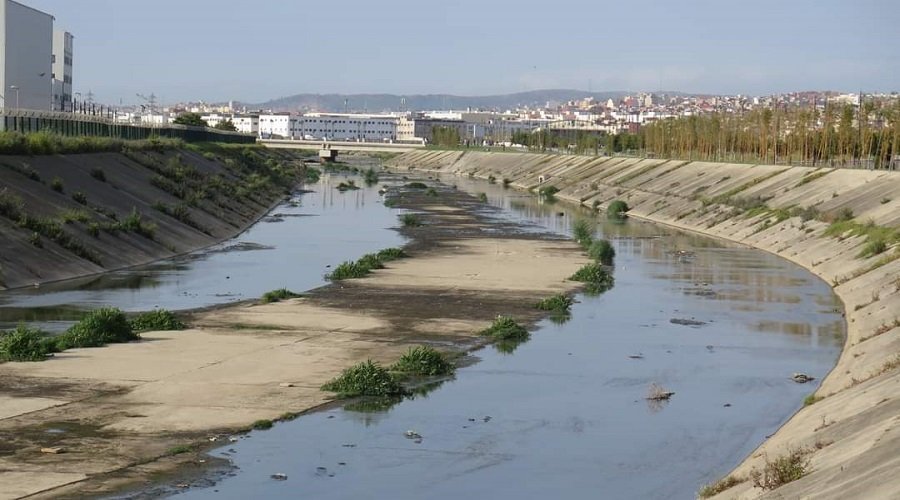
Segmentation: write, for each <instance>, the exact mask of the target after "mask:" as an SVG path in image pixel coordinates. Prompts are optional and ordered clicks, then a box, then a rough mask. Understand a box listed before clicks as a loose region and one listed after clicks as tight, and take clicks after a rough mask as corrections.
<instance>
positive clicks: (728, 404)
mask: <svg viewBox="0 0 900 500" xmlns="http://www.w3.org/2000/svg"><path fill="white" fill-rule="evenodd" d="M722 406H724V407H725V408H731V403H725V404H723V405H722Z"/></svg>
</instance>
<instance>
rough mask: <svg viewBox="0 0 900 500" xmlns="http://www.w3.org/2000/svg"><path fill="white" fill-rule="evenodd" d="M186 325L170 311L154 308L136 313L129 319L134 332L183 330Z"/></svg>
mask: <svg viewBox="0 0 900 500" xmlns="http://www.w3.org/2000/svg"><path fill="white" fill-rule="evenodd" d="M185 328H186V325H185V324H184V322H182V321H181V320H179V319H178V317H177V316H175V314H174V313H173V312H172V311H167V310H165V309H155V310H153V311H148V312H143V313H141V314H138V315H137V316H135V317H134V318H133V319H132V320H131V329H132V330H134V331H135V332H147V331H156V332H161V331H168V330H184V329H185Z"/></svg>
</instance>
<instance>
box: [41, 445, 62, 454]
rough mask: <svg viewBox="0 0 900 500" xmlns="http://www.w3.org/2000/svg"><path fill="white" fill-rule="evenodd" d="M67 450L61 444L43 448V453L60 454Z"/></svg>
mask: <svg viewBox="0 0 900 500" xmlns="http://www.w3.org/2000/svg"><path fill="white" fill-rule="evenodd" d="M65 452H66V450H65V449H64V448H62V447H60V446H54V447H52V448H41V453H49V454H51V455H58V454H60V453H65Z"/></svg>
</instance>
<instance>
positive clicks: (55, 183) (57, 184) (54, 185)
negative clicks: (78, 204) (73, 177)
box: [50, 177, 63, 193]
mask: <svg viewBox="0 0 900 500" xmlns="http://www.w3.org/2000/svg"><path fill="white" fill-rule="evenodd" d="M50 188H51V189H53V190H54V191H56V192H57V193H62V192H63V181H62V179H60V178H59V177H54V178H53V180H52V181H50Z"/></svg>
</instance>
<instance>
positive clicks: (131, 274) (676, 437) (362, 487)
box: [0, 177, 844, 499]
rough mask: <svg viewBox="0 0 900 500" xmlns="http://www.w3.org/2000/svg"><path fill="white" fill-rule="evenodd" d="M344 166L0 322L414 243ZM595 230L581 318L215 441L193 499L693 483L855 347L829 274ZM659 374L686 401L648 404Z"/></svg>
mask: <svg viewBox="0 0 900 500" xmlns="http://www.w3.org/2000/svg"><path fill="white" fill-rule="evenodd" d="M338 180H339V179H338V178H337V177H335V178H331V177H329V178H325V179H323V181H322V182H321V183H319V184H317V185H314V186H311V189H312V192H310V193H306V194H302V195H298V196H296V197H294V198H293V199H292V200H291V201H290V202H288V203H286V204H285V205H282V206H280V207H278V208H276V209H275V210H274V217H272V218H266V219H264V220H263V221H261V222H260V223H258V224H257V225H255V226H253V228H251V229H250V230H248V231H247V232H245V233H244V234H242V235H241V236H239V237H238V238H236V239H235V240H233V241H229V242H227V243H224V244H222V245H218V246H216V247H214V248H211V249H207V250H205V251H202V252H198V253H196V254H194V255H192V256H188V257H183V258H179V259H173V260H170V261H165V262H161V263H158V264H154V265H151V266H145V267H142V268H137V269H132V270H126V271H122V272H117V273H111V274H109V275H106V276H102V277H94V278H88V279H83V280H78V281H75V282H67V283H60V284H56V285H50V286H44V287H41V288H39V289H26V290H18V291H12V292H6V293H4V294H2V295H0V313H2V319H3V320H4V321H7V322H15V321H19V320H23V319H25V320H37V321H38V322H39V323H40V324H43V325H47V326H49V327H52V328H57V329H59V328H62V327H64V326H65V325H66V324H67V321H68V320H71V317H72V314H73V313H72V311H76V312H77V311H79V310H82V309H84V308H90V307H96V306H98V305H101V304H104V305H105V304H111V305H115V306H118V307H121V308H123V309H126V310H145V309H150V308H153V307H166V308H170V309H184V308H192V307H202V306H208V305H214V304H221V303H225V302H229V301H235V300H242V299H246V298H253V297H258V296H259V295H261V294H262V293H264V292H265V291H267V290H270V289H273V288H279V287H282V286H286V287H288V288H291V289H293V290H295V291H302V290H307V289H310V288H314V287H316V286H318V285H320V284H322V283H324V281H323V278H322V275H323V274H324V272H326V271H327V267H326V266H329V265H334V264H337V263H339V262H340V261H342V260H346V259H351V258H355V257H358V256H359V255H360V254H362V253H365V252H368V251H371V250H374V249H378V248H383V247H385V246H394V245H399V244H402V238H401V237H400V236H399V235H398V234H397V233H396V232H394V231H392V230H391V229H390V228H391V227H392V226H395V225H396V222H397V219H396V211H395V210H391V209H388V208H386V207H384V206H383V205H382V204H381V202H380V201H381V200H380V197H379V196H378V193H377V192H376V189H377V188H375V187H371V188H365V189H361V190H359V191H353V192H347V193H338V192H337V191H336V190H335V189H334V184H336V183H337V182H338ZM444 181H445V182H446V183H451V184H456V185H457V186H458V187H459V188H460V189H464V190H467V191H471V192H473V193H476V192H485V193H487V196H488V200H489V203H488V204H486V205H485V207H484V209H483V210H484V212H485V213H486V214H488V215H490V216H491V217H494V218H496V219H498V220H507V221H508V220H513V221H516V222H519V223H521V224H523V230H528V228H531V229H534V230H541V231H546V230H548V229H549V230H551V231H554V232H558V233H561V234H568V232H569V231H570V226H571V224H572V222H573V221H574V220H575V219H576V218H578V217H583V216H584V215H585V212H584V210H583V209H579V208H576V207H570V206H567V205H564V204H562V203H547V202H541V201H540V200H538V199H537V198H535V197H534V196H533V195H530V194H528V193H522V192H517V191H514V190H506V189H503V188H502V187H501V186H498V185H492V184H488V183H486V182H482V181H477V180H472V179H458V178H448V179H444ZM279 214H280V215H279ZM361 220H365V223H360V221H361ZM598 234H600V235H603V236H604V237H606V238H609V239H610V240H611V241H612V242H613V244H614V246H615V248H616V251H617V257H616V266H615V276H616V286H615V287H614V288H613V289H612V290H610V291H608V292H607V293H605V294H603V295H600V296H597V297H588V296H584V295H579V296H578V297H577V300H578V303H577V304H576V305H575V306H574V307H573V309H572V316H571V319H570V320H569V321H568V322H565V323H562V324H556V323H553V322H550V321H545V322H542V323H541V324H540V325H539V326H538V328H537V330H536V331H535V332H533V335H532V338H531V340H530V341H529V342H527V343H525V344H523V345H521V346H519V348H518V349H516V350H515V351H514V352H513V353H511V354H510V353H502V352H499V351H497V350H495V349H494V348H492V347H489V348H485V349H482V350H480V351H477V352H476V353H475V354H474V356H475V357H477V362H474V363H472V364H469V365H468V366H465V367H463V368H461V369H459V370H458V371H457V374H456V375H455V376H454V377H453V378H452V379H449V380H446V381H444V383H442V384H439V387H435V388H434V390H432V391H430V392H427V393H424V394H420V395H419V396H417V397H415V398H410V399H407V400H405V401H402V402H399V403H397V404H395V405H393V406H390V407H386V408H380V409H376V410H372V409H371V408H369V409H361V408H359V405H351V406H348V407H344V408H341V407H337V408H333V409H329V410H323V411H320V412H315V413H312V414H309V415H305V416H303V417H301V418H299V419H297V420H295V421H292V422H286V423H281V424H278V425H276V426H275V427H274V428H273V429H271V430H268V431H258V432H252V433H251V434H249V435H248V436H247V437H246V438H244V439H240V440H239V441H238V442H236V443H231V444H229V445H227V446H225V447H223V448H221V449H217V450H215V451H214V452H213V455H215V456H219V457H222V458H226V459H227V460H229V461H231V463H233V465H234V467H235V468H234V469H233V470H229V471H228V472H227V473H225V474H223V475H222V476H221V477H219V481H218V482H216V484H215V485H213V486H210V487H206V488H203V487H197V488H191V489H188V490H187V491H184V492H181V493H180V494H179V495H178V498H182V499H212V498H262V497H265V498H316V499H321V498H325V499H344V498H347V499H349V498H393V499H406V498H408V499H418V498H429V499H441V498H446V499H451V498H452V499H458V498H461V497H465V496H471V497H474V498H484V497H492V498H519V499H528V498H623V499H624V498H692V497H693V495H694V494H695V492H696V491H697V490H698V488H699V487H700V486H702V485H703V484H704V483H706V482H709V481H712V480H714V479H717V478H718V477H719V476H720V475H722V474H725V473H727V472H728V470H730V469H731V468H732V467H733V466H734V465H736V464H737V463H738V462H739V461H740V460H741V459H742V458H743V457H744V456H746V455H747V454H748V453H750V452H751V451H752V450H753V449H754V448H755V447H756V446H757V445H758V444H759V443H761V442H762V441H763V440H764V439H765V437H766V436H767V435H769V434H771V433H773V432H774V431H775V430H776V429H777V428H778V427H779V425H781V424H782V423H783V422H784V421H786V420H787V418H788V417H789V416H790V415H791V414H792V413H793V412H794V411H796V410H797V409H798V408H799V407H800V406H801V405H802V401H803V398H804V396H805V395H807V394H809V393H810V392H812V391H813V390H814V388H815V385H814V384H797V383H795V382H793V381H792V380H791V375H792V373H794V372H804V373H808V374H810V375H813V376H815V377H816V378H817V379H819V380H821V378H823V377H824V376H825V375H826V374H827V373H828V371H829V370H830V369H831V367H832V366H833V364H834V362H835V360H836V358H837V356H838V354H839V351H840V347H841V345H842V342H843V335H844V323H843V319H842V317H841V314H840V304H839V302H838V300H837V299H836V297H835V296H834V295H833V293H832V292H831V289H830V287H829V286H828V285H827V284H826V283H824V282H822V281H820V280H818V279H817V278H815V277H814V276H813V275H812V274H810V273H809V272H807V271H805V270H803V269H802V268H800V267H798V266H796V265H794V264H791V263H789V262H787V261H785V260H782V259H780V258H778V257H775V256H773V255H770V254H767V253H764V252H761V251H757V250H753V249H749V248H745V247H741V246H738V245H734V244H730V243H724V242H720V241H717V240H713V239H710V238H706V237H702V236H698V235H693V234H688V233H684V232H681V231H676V230H673V229H670V228H665V227H661V226H658V225H654V224H650V223H644V222H640V221H635V220H628V221H627V222H625V223H624V224H614V223H609V222H602V223H601V224H600V226H599V227H598ZM60 311H64V312H66V311H67V312H68V313H66V314H63V315H62V316H60V314H59V312H60ZM76 314H77V313H76ZM673 320H674V322H673ZM684 323H689V324H684ZM651 383H655V384H659V385H661V386H662V387H664V388H666V389H667V390H670V391H674V393H675V394H674V396H673V397H672V398H671V400H670V401H668V402H661V403H657V404H648V401H647V400H646V399H645V396H646V394H647V388H648V386H649V385H650V384H651ZM407 431H414V432H415V433H416V434H418V435H421V436H422V438H421V440H418V439H409V438H408V437H407V436H406V433H407ZM276 473H281V474H285V475H286V476H287V479H286V480H275V479H272V478H271V477H270V476H271V475H272V474H276ZM167 491H170V492H171V493H174V492H175V491H174V490H167Z"/></svg>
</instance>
